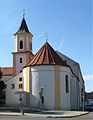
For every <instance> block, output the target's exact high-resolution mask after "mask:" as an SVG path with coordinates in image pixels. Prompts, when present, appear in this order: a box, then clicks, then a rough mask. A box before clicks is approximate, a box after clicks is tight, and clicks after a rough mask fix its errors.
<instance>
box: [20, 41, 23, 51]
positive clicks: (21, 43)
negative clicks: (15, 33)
mask: <svg viewBox="0 0 93 120" xmlns="http://www.w3.org/2000/svg"><path fill="white" fill-rule="evenodd" d="M20 49H23V41H22V40H21V41H20Z"/></svg>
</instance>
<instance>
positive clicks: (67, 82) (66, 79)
mask: <svg viewBox="0 0 93 120" xmlns="http://www.w3.org/2000/svg"><path fill="white" fill-rule="evenodd" d="M65 86H66V93H68V92H69V81H68V75H66V76H65Z"/></svg>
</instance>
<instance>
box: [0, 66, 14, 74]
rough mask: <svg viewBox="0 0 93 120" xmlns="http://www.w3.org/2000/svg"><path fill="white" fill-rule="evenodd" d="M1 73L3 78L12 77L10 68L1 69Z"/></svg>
mask: <svg viewBox="0 0 93 120" xmlns="http://www.w3.org/2000/svg"><path fill="white" fill-rule="evenodd" d="M1 72H2V75H3V76H13V68H12V67H2V68H1Z"/></svg>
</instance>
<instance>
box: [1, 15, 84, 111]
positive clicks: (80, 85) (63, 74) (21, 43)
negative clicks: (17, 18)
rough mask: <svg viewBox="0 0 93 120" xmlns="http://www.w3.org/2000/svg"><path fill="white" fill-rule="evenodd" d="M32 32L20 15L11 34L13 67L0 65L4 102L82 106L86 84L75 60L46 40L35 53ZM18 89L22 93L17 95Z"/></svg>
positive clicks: (56, 107) (68, 106) (65, 107)
mask: <svg viewBox="0 0 93 120" xmlns="http://www.w3.org/2000/svg"><path fill="white" fill-rule="evenodd" d="M32 38H33V35H32V33H31V32H30V31H29V29H28V26H27V24H26V21H25V18H24V17H23V19H22V22H21V25H20V27H19V29H18V31H17V32H16V33H15V34H14V52H12V54H13V67H5V68H3V67H2V69H1V70H2V73H3V77H2V80H4V81H5V83H6V85H7V88H6V105H8V106H15V105H16V106H19V104H20V99H19V97H21V102H22V103H23V105H24V106H29V107H30V106H33V107H37V108H39V107H41V108H44V109H56V110H60V109H61V110H79V109H83V107H84V93H85V84H84V80H83V77H82V73H81V70H80V66H79V64H78V63H77V62H75V61H74V60H72V59H71V58H69V57H67V56H65V55H64V54H63V53H60V52H59V51H55V50H54V49H53V47H52V45H50V44H49V43H48V42H47V41H46V42H45V44H44V45H43V46H42V47H41V48H40V49H39V50H38V52H37V53H36V54H34V53H33V51H32ZM19 93H23V94H21V96H20V95H18V94H19Z"/></svg>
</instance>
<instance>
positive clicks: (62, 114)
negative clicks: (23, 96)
mask: <svg viewBox="0 0 93 120" xmlns="http://www.w3.org/2000/svg"><path fill="white" fill-rule="evenodd" d="M88 113H89V112H83V111H61V110H48V111H41V112H33V113H24V115H25V116H31V117H32V118H70V117H78V116H81V115H85V114H88ZM0 115H3V116H20V113H19V112H9V111H7V112H0Z"/></svg>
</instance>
